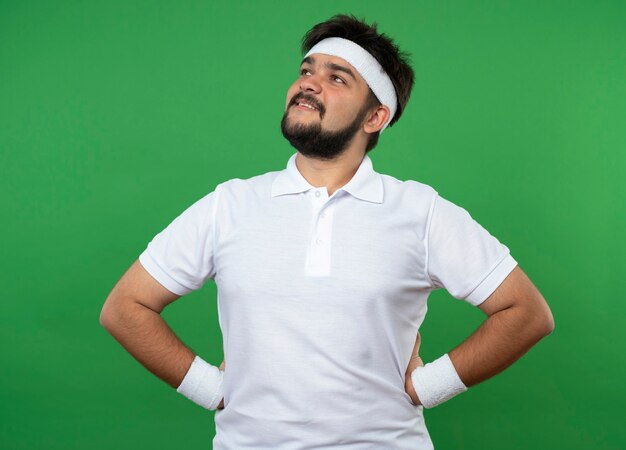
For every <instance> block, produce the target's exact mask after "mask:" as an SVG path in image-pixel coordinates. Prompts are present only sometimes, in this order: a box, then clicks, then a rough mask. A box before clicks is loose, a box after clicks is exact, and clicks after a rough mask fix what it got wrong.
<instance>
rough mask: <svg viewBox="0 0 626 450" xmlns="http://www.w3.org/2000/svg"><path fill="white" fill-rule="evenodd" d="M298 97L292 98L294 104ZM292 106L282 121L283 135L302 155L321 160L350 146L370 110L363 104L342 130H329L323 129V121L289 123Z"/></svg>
mask: <svg viewBox="0 0 626 450" xmlns="http://www.w3.org/2000/svg"><path fill="white" fill-rule="evenodd" d="M297 98H298V96H295V97H294V99H293V100H292V102H293V104H294V105H295V100H297ZM291 107H292V106H291V104H290V105H289V108H288V109H287V111H285V114H283V118H282V120H281V121H280V129H281V131H282V133H283V136H284V137H285V139H287V140H288V141H289V143H290V144H291V145H292V146H293V147H294V148H296V149H297V150H298V151H299V152H300V153H302V155H304V156H308V157H311V158H315V159H321V160H331V159H333V158H335V157H337V156H338V155H340V154H341V153H342V152H343V151H344V150H345V149H346V148H348V145H349V144H350V142H351V141H352V139H353V138H354V136H355V135H356V133H357V132H358V131H359V129H361V125H362V122H363V119H364V118H365V116H366V115H367V112H368V109H367V107H366V105H363V108H361V110H360V111H359V112H358V114H357V115H356V117H355V118H354V120H353V121H352V123H350V124H348V125H347V126H345V127H344V128H342V129H340V130H336V131H329V130H322V124H321V122H316V123H311V124H304V123H295V124H291V125H289V124H288V123H287V121H288V119H287V114H288V113H289V110H290V109H291ZM318 113H320V111H318ZM323 116H324V110H323V109H322V111H321V113H320V117H323Z"/></svg>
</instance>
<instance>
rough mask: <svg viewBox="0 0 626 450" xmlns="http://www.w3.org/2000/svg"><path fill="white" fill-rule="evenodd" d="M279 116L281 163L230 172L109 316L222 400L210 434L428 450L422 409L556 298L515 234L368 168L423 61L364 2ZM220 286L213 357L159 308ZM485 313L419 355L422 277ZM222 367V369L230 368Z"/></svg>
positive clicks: (479, 368)
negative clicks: (218, 360)
mask: <svg viewBox="0 0 626 450" xmlns="http://www.w3.org/2000/svg"><path fill="white" fill-rule="evenodd" d="M302 48H303V54H304V59H303V61H302V64H301V67H300V75H299V77H298V78H297V79H296V80H295V82H294V83H293V84H292V85H291V87H290V88H289V90H288V91H287V98H286V103H285V112H284V115H283V118H282V121H281V130H282V133H283V135H284V137H285V138H286V139H287V140H288V141H289V142H290V143H291V145H292V146H293V147H295V148H296V149H297V152H296V153H294V154H293V155H292V156H291V157H290V158H289V160H288V162H287V168H286V169H284V170H280V171H274V172H268V173H265V174H262V175H258V176H255V177H252V178H249V179H245V180H242V179H239V178H235V179H231V180H228V181H225V182H223V183H220V184H219V185H218V186H217V187H216V189H215V190H214V191H212V192H210V193H209V194H207V195H206V196H205V197H203V198H201V199H200V200H198V201H197V202H196V203H194V204H193V205H191V206H190V207H189V208H188V209H187V210H185V211H184V212H183V213H182V214H181V215H180V216H178V217H177V218H176V219H175V220H174V221H173V222H172V223H171V224H170V225H169V226H168V227H167V228H165V229H164V230H163V231H162V232H161V233H159V234H158V235H156V236H155V237H154V239H152V241H151V242H150V243H149V244H148V246H147V248H146V250H145V251H144V252H143V253H142V254H141V255H140V256H139V260H138V261H135V263H134V264H133V265H132V266H131V267H130V269H129V270H128V271H127V272H126V273H125V274H124V275H123V276H122V278H121V279H120V281H119V282H118V284H117V285H116V286H115V288H114V289H113V290H112V292H111V294H110V295H109V297H108V298H107V300H106V302H105V304H104V307H103V310H102V314H101V324H102V325H103V326H104V327H105V328H106V329H107V330H108V331H109V332H110V333H111V334H112V335H113V336H114V337H115V338H116V339H117V340H118V341H119V342H120V343H121V344H122V345H123V346H124V347H125V348H126V349H127V350H128V351H129V352H130V353H131V354H132V355H133V356H134V357H135V358H136V359H137V360H138V361H139V362H141V363H142V364H143V365H144V366H145V367H146V368H147V369H149V370H150V371H151V372H153V373H154V374H155V375H157V376H158V377H160V378H161V379H163V380H165V381H166V382H168V383H169V384H170V385H171V386H173V387H176V388H177V391H178V392H180V393H181V394H183V395H185V396H187V397H188V398H190V399H191V400H193V401H195V402H196V403H198V404H199V405H202V406H203V407H205V408H207V409H209V410H215V423H216V436H215V439H214V441H213V445H214V448H216V449H238V450H240V449H259V448H277V449H278V448H280V449H301V448H320V447H323V448H355V449H356V448H358V449H370V448H371V449H381V448H385V449H387V448H394V449H432V448H433V444H432V442H431V439H430V437H429V434H428V431H427V429H426V426H425V422H424V415H423V409H424V408H432V407H434V406H436V405H438V404H440V403H442V402H444V401H447V400H449V399H450V398H452V397H453V396H455V395H458V394H460V393H462V392H463V391H465V390H467V388H468V387H470V386H473V385H475V384H477V383H479V382H481V381H483V380H486V379H488V378H490V377H492V376H494V375H496V374H497V373H499V372H501V371H502V370H504V369H505V368H506V367H508V366H510V365H511V364H512V363H513V362H514V361H516V360H517V359H519V358H520V357H521V356H522V355H523V354H524V353H525V352H527V351H528V350H529V349H530V348H531V347H532V346H533V345H535V344H536V343H537V342H538V341H539V340H540V339H541V338H543V337H544V336H546V335H547V334H549V333H550V332H551V331H552V329H553V327H554V323H553V318H552V315H551V312H550V309H549V307H548V306H547V304H546V302H545V300H544V299H543V297H542V296H541V294H540V293H539V292H538V290H537V289H536V288H535V286H534V285H533V283H532V282H531V281H530V280H529V279H528V277H527V276H526V275H525V274H524V272H523V271H522V270H521V269H520V268H519V266H518V265H517V262H516V261H515V260H514V259H513V257H512V256H511V254H510V252H509V249H508V248H507V247H506V246H505V245H503V244H501V243H500V242H499V241H498V240H497V239H496V238H495V237H493V236H492V235H490V234H489V233H488V232H487V231H486V230H485V229H484V228H483V227H481V226H480V225H479V224H478V223H477V222H476V221H474V220H473V219H472V218H471V216H470V215H469V213H468V212H467V211H466V210H464V209H463V208H461V207H459V206H457V205H454V204H453V203H451V202H449V201H448V200H445V199H444V198H442V197H440V196H439V195H438V194H437V192H436V191H435V190H434V189H433V188H432V187H430V186H427V185H425V184H422V183H419V182H417V181H412V180H408V181H400V180H397V179H396V178H394V177H392V176H389V175H383V174H379V173H377V172H375V171H374V170H373V166H372V162H371V160H370V158H369V157H368V156H367V152H369V151H370V150H372V148H374V147H375V146H376V143H377V141H378V137H379V135H380V133H381V132H382V131H383V130H385V129H386V127H387V126H391V125H393V124H394V123H396V122H397V121H398V119H399V118H400V116H401V115H402V111H403V110H404V107H405V106H406V103H407V101H408V99H409V95H410V92H411V88H412V85H413V71H412V69H411V68H410V66H409V65H408V63H407V61H406V58H405V56H403V55H402V54H401V52H400V51H399V49H398V47H397V46H395V45H394V44H393V42H392V41H391V40H390V39H389V38H388V37H386V36H384V35H380V34H379V33H378V32H377V31H376V26H375V24H374V25H373V26H370V25H367V24H365V23H364V22H362V21H360V20H358V19H356V18H355V17H353V16H347V15H338V16H335V17H333V18H331V19H330V20H328V21H326V22H323V23H320V24H317V25H315V26H314V27H313V28H312V29H311V30H310V31H309V32H308V33H307V34H306V36H305V38H304V40H303V45H302ZM208 279H213V280H214V281H215V282H216V284H217V287H218V313H219V323H220V327H221V330H222V334H223V341H224V359H225V361H224V362H223V363H222V365H221V366H220V368H218V367H216V366H214V365H211V364H209V363H207V362H205V361H204V360H202V359H201V358H200V357H199V356H197V355H195V354H194V352H193V351H192V350H190V349H189V348H187V347H186V346H185V345H184V344H183V343H182V342H181V341H180V340H179V339H178V338H177V337H176V335H175V334H174V333H173V331H172V330H171V329H170V328H169V327H168V326H167V324H166V323H165V322H164V321H163V319H162V318H161V316H160V313H161V311H162V310H163V308H164V307H165V306H166V305H168V304H169V303H171V302H173V301H174V300H176V299H178V298H179V297H180V296H182V295H185V294H187V293H189V292H191V291H193V290H196V289H199V288H200V287H201V286H202V285H203V284H204V283H205V282H206V281H207V280H208ZM438 288H445V289H447V290H448V291H449V292H450V293H451V294H452V295H453V296H454V297H456V298H458V299H462V300H465V301H467V302H469V303H470V304H472V305H475V306H477V307H479V308H480V309H481V310H482V311H483V312H484V313H485V314H486V316H487V318H486V320H485V321H484V322H483V324H482V325H481V326H480V328H479V329H478V330H476V331H475V332H474V333H473V334H472V335H471V336H469V337H468V339H466V340H465V341H464V342H463V343H461V344H460V345H458V346H457V347H456V348H454V349H452V350H451V351H450V352H449V353H446V354H444V355H443V356H441V357H440V358H437V359H436V360H435V361H433V362H430V363H428V364H426V365H424V364H423V363H422V361H421V359H420V358H419V342H420V335H419V333H418V330H419V327H420V325H421V324H422V322H423V320H424V317H425V314H426V309H427V306H426V301H427V298H428V295H429V293H430V292H431V291H432V290H434V289H438ZM221 369H224V370H221Z"/></svg>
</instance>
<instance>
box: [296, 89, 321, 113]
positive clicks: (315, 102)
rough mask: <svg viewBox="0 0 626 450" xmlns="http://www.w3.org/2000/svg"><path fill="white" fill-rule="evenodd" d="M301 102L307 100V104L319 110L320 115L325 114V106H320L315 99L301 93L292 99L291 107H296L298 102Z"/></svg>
mask: <svg viewBox="0 0 626 450" xmlns="http://www.w3.org/2000/svg"><path fill="white" fill-rule="evenodd" d="M300 100H306V102H307V103H310V104H311V105H313V106H314V107H315V108H317V110H318V111H319V112H320V114H324V105H322V104H320V103H319V102H318V101H317V100H315V99H314V98H313V97H310V96H308V95H306V94H303V93H299V94H296V95H294V96H293V98H292V99H291V102H289V107H291V106H293V105H295V104H296V102H298V101H300Z"/></svg>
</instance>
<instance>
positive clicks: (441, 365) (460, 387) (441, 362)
mask: <svg viewBox="0 0 626 450" xmlns="http://www.w3.org/2000/svg"><path fill="white" fill-rule="evenodd" d="M411 381H412V383H413V389H415V393H416V394H417V396H418V397H419V399H420V402H421V403H422V405H424V408H427V409H429V408H434V407H435V406H437V405H440V404H441V403H443V402H446V401H448V400H450V399H451V398H452V397H454V396H456V395H458V394H460V393H462V392H465V391H467V386H465V384H463V380H461V378H460V377H459V374H458V373H457V371H456V369H455V368H454V364H452V360H451V359H450V355H448V354H447V353H445V354H443V355H442V356H440V357H439V358H437V359H436V360H434V361H432V362H429V363H426V364H425V365H424V366H421V367H416V368H415V369H414V370H413V372H411Z"/></svg>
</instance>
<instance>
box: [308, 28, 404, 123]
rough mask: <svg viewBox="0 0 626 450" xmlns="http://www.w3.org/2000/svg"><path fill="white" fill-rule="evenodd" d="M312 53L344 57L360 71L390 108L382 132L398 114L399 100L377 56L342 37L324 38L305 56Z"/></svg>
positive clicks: (383, 102) (378, 97)
mask: <svg viewBox="0 0 626 450" xmlns="http://www.w3.org/2000/svg"><path fill="white" fill-rule="evenodd" d="M312 53H323V54H325V55H331V56H338V57H340V58H343V59H345V60H346V61H348V62H349V63H350V64H351V65H352V66H353V67H354V68H355V69H356V70H357V71H358V72H359V74H360V75H361V76H362V77H363V79H364V80H365V81H366V82H367V84H368V86H369V87H370V89H371V90H372V92H374V95H376V98H377V99H378V101H379V102H381V103H382V104H383V105H385V106H387V107H388V108H389V111H390V114H389V120H387V122H386V123H385V125H383V127H382V128H381V129H380V132H381V133H382V132H383V130H384V129H385V128H387V125H388V124H389V122H390V121H391V119H393V116H394V115H395V114H396V107H397V101H396V90H395V89H394V87H393V83H392V82H391V79H390V78H389V76H388V75H387V73H386V72H385V70H384V69H383V68H382V66H381V65H380V63H379V62H378V61H376V58H374V57H373V56H372V55H371V54H370V53H369V52H368V51H367V50H365V49H364V48H363V47H361V46H360V45H358V44H356V43H354V42H352V41H350V40H348V39H344V38H340V37H329V38H326V39H322V40H321V41H319V42H318V43H317V44H315V45H314V46H313V47H311V50H309V51H308V52H307V54H306V55H304V57H305V58H306V57H307V56H309V55H310V54H312Z"/></svg>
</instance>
